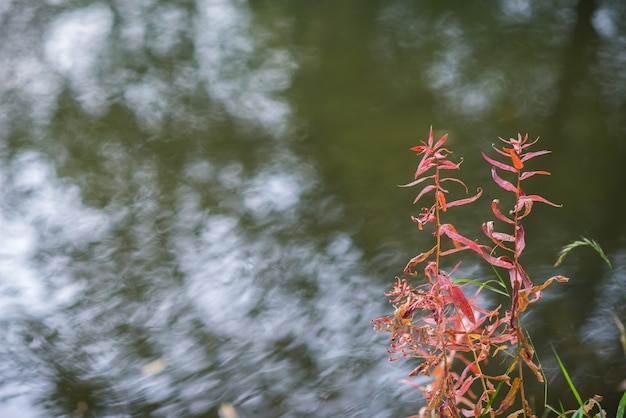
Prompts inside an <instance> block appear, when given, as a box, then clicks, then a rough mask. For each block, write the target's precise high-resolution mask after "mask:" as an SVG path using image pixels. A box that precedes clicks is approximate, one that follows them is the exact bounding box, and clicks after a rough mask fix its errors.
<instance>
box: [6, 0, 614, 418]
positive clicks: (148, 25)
mask: <svg viewBox="0 0 626 418" xmlns="http://www.w3.org/2000/svg"><path fill="white" fill-rule="evenodd" d="M0 39H1V42H0V58H1V59H0V62H1V63H2V65H0V94H1V101H0V193H1V195H0V335H1V338H0V341H2V343H0V360H1V361H0V416H2V417H5V416H6V417H15V416H20V417H48V416H72V414H74V416H90V417H131V416H132V417H143V416H154V417H214V416H217V409H218V408H219V406H220V405H221V404H223V403H232V404H233V405H234V406H235V408H236V409H237V411H238V413H239V414H240V416H241V417H279V416H310V417H332V416H342V417H345V416H348V417H398V416H405V415H409V414H411V413H415V412H416V411H417V409H418V408H419V406H420V405H421V401H420V397H419V393H417V392H416V391H415V390H414V389H412V388H411V387H409V386H407V385H403V384H400V383H398V380H399V379H402V378H404V377H405V376H406V374H407V373H408V372H409V371H410V370H412V369H413V367H414V366H412V365H411V364H406V363H402V362H400V363H389V362H388V361H387V354H386V352H385V348H386V345H387V336H386V335H383V334H376V333H374V332H373V331H372V327H371V324H370V320H371V319H372V318H375V317H378V316H382V315H387V314H389V313H390V312H391V308H390V307H389V306H388V305H387V302H386V300H385V298H384V297H383V295H382V294H383V293H384V292H385V291H387V290H388V289H389V287H390V286H391V284H392V283H393V280H394V277H395V276H396V275H400V274H401V272H402V268H403V267H404V265H405V264H406V261H407V260H408V259H410V258H411V257H412V256H414V255H416V254H417V253H419V252H422V251H423V250H424V248H425V245H427V244H428V240H429V239H430V237H428V236H427V234H419V233H418V232H417V230H416V228H415V226H414V224H412V223H411V222H410V220H409V216H410V215H411V214H414V213H415V212H417V209H418V208H414V207H412V205H411V202H412V200H413V196H414V191H413V190H407V189H399V188H397V187H396V185H397V184H402V183H405V182H407V181H410V180H411V178H412V174H413V172H414V169H415V164H416V162H417V160H416V158H415V156H414V155H413V154H412V153H411V152H410V151H409V148H410V147H412V146H414V145H416V144H418V143H419V142H420V141H421V140H423V139H425V137H426V135H427V133H428V128H429V126H430V125H433V126H434V129H435V132H436V133H437V134H438V135H441V134H443V133H444V132H448V133H450V140H449V142H448V144H449V147H450V148H452V149H454V150H455V156H456V155H458V156H459V157H460V156H463V157H464V158H465V162H464V164H463V170H462V172H461V173H460V177H462V178H463V179H464V180H465V181H466V182H467V183H468V185H469V186H470V187H471V188H475V187H478V186H482V187H484V188H485V194H486V195H487V196H486V197H485V198H484V199H482V201H481V202H479V203H477V204H475V205H474V206H473V208H471V209H470V208H468V209H467V210H462V209H458V210H457V211H456V213H455V211H452V210H451V211H450V212H449V214H448V216H449V217H450V218H449V222H452V223H454V224H455V225H457V226H458V227H459V229H463V230H465V231H468V234H471V233H472V231H473V232H474V233H476V234H478V232H479V228H480V224H481V223H482V222H483V221H485V220H488V219H490V214H489V209H488V207H489V201H490V199H491V197H492V196H493V195H494V193H496V190H495V188H494V187H493V186H492V185H490V182H491V180H490V174H489V167H488V166H487V165H486V164H485V163H484V162H483V161H482V160H481V158H480V151H488V150H489V149H490V146H491V144H492V143H493V142H495V141H497V138H498V136H503V137H509V136H515V135H516V134H517V132H523V133H524V132H529V133H530V135H531V136H533V137H534V136H541V138H542V140H541V142H540V145H542V147H543V148H548V149H550V150H552V151H553V153H552V154H551V155H549V156H546V157H541V158H542V161H540V162H539V161H538V162H537V168H541V169H547V170H550V171H552V173H553V175H552V176H551V177H548V178H544V179H541V180H540V181H535V182H534V183H529V187H531V191H532V192H533V193H538V194H542V195H544V196H545V197H547V198H549V199H551V200H553V201H556V202H560V203H563V204H564V206H563V208H561V209H555V208H551V207H547V206H546V207H539V206H537V207H536V209H535V210H534V211H533V216H532V217H530V218H529V219H528V222H527V223H526V231H527V232H526V235H527V244H528V248H527V250H526V255H525V258H524V262H525V263H526V269H527V271H528V272H529V273H530V274H531V276H532V277H533V278H535V280H536V281H538V282H542V281H543V280H544V279H545V278H547V277H550V276H552V275H554V274H564V275H567V276H569V277H571V279H572V280H571V281H570V282H569V283H567V284H556V285H553V286H552V287H550V288H549V289H548V290H547V291H546V292H545V296H544V299H542V301H541V302H540V303H538V304H537V305H535V306H533V310H532V311H531V313H529V315H528V316H527V317H526V323H527V325H528V327H529V329H530V331H531V333H532V335H533V340H534V342H535V345H536V347H537V350H538V353H539V356H540V359H541V360H542V362H543V365H544V368H545V370H546V374H547V375H548V377H549V379H550V401H551V402H553V403H554V404H557V402H558V399H561V400H562V401H563V403H564V404H565V405H568V406H571V407H574V406H575V399H574V397H573V395H572V394H571V393H570V392H569V390H568V389H567V386H566V385H565V382H564V380H563V378H562V376H561V375H560V372H559V371H558V367H557V365H556V363H555V361H554V360H553V358H552V355H551V351H550V348H549V346H550V344H553V345H554V346H555V348H556V349H557V350H558V352H559V354H560V355H561V358H562V359H563V361H564V362H565V363H566V365H567V366H568V368H569V371H570V373H571V375H572V378H573V379H574V381H575V383H576V384H577V386H578V389H579V391H580V392H581V395H582V396H583V397H585V398H588V397H590V396H592V395H594V394H596V393H599V394H602V395H604V396H605V403H604V405H605V407H606V408H607V410H608V411H609V416H611V415H612V414H614V411H615V408H616V405H617V401H618V399H619V396H620V395H621V392H620V391H619V390H620V389H619V385H620V382H623V381H624V379H626V358H625V353H624V352H623V350H622V349H621V346H620V343H619V330H618V328H617V326H616V325H615V322H614V321H613V319H612V317H611V315H612V314H614V315H616V316H617V317H619V318H621V320H622V322H626V304H625V303H624V301H625V299H624V294H623V293H622V291H621V290H620V287H619V285H618V283H621V286H622V289H623V288H626V223H625V222H624V219H626V217H625V216H624V207H625V204H626V198H625V197H624V196H625V187H626V186H625V180H626V168H624V161H626V54H625V52H624V51H626V7H625V6H624V4H623V2H620V1H617V0H616V1H597V2H594V1H590V0H581V1H580V2H578V3H577V2H575V1H557V2H540V1H524V0H519V1H516V0H511V1H505V0H503V1H500V2H497V3H493V4H490V5H489V6H487V5H486V4H483V3H476V2H466V3H465V4H454V5H452V4H450V5H443V4H439V3H437V2H429V1H406V0H404V1H400V0H390V1H369V2H363V1H341V2H339V1H335V2H314V1H310V2H305V1H300V2H296V1H291V2H289V1H273V2H259V1H250V2H246V1H236V0H197V1H195V2H194V1H170V2H166V1H158V0H135V1H121V0H120V1H114V0H110V1H93V2H90V1H71V0H49V1H31V0H23V1H17V0H16V1H11V0H5V1H4V2H2V4H1V5H0ZM538 160H539V159H538ZM463 209H465V208H463ZM581 235H583V236H586V237H589V238H593V239H595V240H597V241H598V242H599V243H600V244H601V245H602V247H603V248H604V250H605V251H606V253H607V255H608V256H609V258H610V260H611V261H612V263H613V272H611V271H610V270H609V269H608V267H607V266H606V265H605V264H604V262H603V261H602V259H601V258H600V257H599V256H597V254H595V253H593V252H592V251H591V250H586V249H579V250H576V251H575V252H573V253H572V254H571V255H570V256H569V257H568V258H567V259H566V262H565V263H564V266H563V267H561V268H559V269H554V268H552V267H551V266H552V264H553V263H554V261H555V259H556V256H557V253H558V251H559V249H560V248H561V247H562V246H563V245H565V244H567V243H569V242H571V241H573V240H575V239H578V238H579V237H580V236H581ZM460 274H463V275H468V276H470V275H471V276H472V277H476V278H491V277H492V276H493V273H492V272H491V271H490V270H489V268H488V266H485V265H484V264H480V263H479V262H478V261H477V260H476V259H471V258H469V259H467V260H466V261H465V262H464V264H463V267H462V269H461V271H460ZM622 384H623V383H622ZM621 390H622V391H623V390H624V389H623V388H622V389H621ZM542 393H543V392H542V388H541V387H538V388H537V392H536V393H535V394H533V395H532V396H534V397H535V398H536V403H537V405H541V402H542V401H541V395H542ZM81 414H82V415H81Z"/></svg>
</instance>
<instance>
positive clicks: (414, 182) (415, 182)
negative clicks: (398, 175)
mask: <svg viewBox="0 0 626 418" xmlns="http://www.w3.org/2000/svg"><path fill="white" fill-rule="evenodd" d="M433 178H435V176H434V175H433V176H424V177H420V178H418V179H417V180H415V181H412V182H410V183H407V184H399V185H398V187H412V186H415V185H416V184H420V183H421V182H423V181H424V180H428V179H433Z"/></svg>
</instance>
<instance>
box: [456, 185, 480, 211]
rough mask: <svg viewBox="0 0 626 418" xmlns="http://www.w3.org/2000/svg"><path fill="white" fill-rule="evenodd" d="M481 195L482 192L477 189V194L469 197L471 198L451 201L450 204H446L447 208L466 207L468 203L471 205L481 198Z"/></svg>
mask: <svg viewBox="0 0 626 418" xmlns="http://www.w3.org/2000/svg"><path fill="white" fill-rule="evenodd" d="M482 194H483V191H482V189H480V188H479V189H478V193H476V194H475V195H474V196H471V197H468V198H465V199H458V200H453V201H452V202H448V203H447V207H449V208H451V207H454V206H461V205H466V204H468V203H472V202H474V201H476V200H478V198H479V197H480V196H482Z"/></svg>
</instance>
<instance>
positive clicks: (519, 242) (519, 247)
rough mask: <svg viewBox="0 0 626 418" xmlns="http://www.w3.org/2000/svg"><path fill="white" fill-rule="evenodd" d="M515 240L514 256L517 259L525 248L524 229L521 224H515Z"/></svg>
mask: <svg viewBox="0 0 626 418" xmlns="http://www.w3.org/2000/svg"><path fill="white" fill-rule="evenodd" d="M516 228H517V239H516V240H515V256H516V257H519V256H520V254H522V251H524V248H526V241H525V240H524V228H523V227H522V225H521V224H517V226H516Z"/></svg>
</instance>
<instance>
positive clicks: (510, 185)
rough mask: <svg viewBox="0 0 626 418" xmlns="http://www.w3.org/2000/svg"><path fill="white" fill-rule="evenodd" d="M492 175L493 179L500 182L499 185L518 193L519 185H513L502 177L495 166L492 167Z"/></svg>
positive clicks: (497, 182)
mask: <svg viewBox="0 0 626 418" xmlns="http://www.w3.org/2000/svg"><path fill="white" fill-rule="evenodd" d="M491 177H493V181H495V182H496V184H498V186H500V187H502V188H503V189H504V190H508V191H510V192H513V193H517V187H515V186H513V185H512V184H511V183H509V182H508V181H506V180H504V179H503V178H501V177H500V176H499V175H498V173H496V168H495V167H491Z"/></svg>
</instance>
